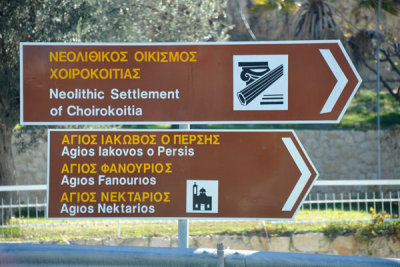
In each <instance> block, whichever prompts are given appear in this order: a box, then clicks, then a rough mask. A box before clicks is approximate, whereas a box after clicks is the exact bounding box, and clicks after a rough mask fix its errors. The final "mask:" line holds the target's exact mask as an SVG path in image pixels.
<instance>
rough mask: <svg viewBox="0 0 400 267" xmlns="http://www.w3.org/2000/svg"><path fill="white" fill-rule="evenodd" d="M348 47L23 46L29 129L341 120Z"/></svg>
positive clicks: (351, 86)
mask: <svg viewBox="0 0 400 267" xmlns="http://www.w3.org/2000/svg"><path fill="white" fill-rule="evenodd" d="M360 84H361V78H360V76H359V74H358V73H357V71H356V69H355V67H354V66H353V64H352V63H351V61H350V59H349V56H348V55H347V53H346V51H345V49H344V47H343V45H342V44H341V43H340V41H287V42H252V43H211V44H210V43H195V44H191V43H189V44H186V43H182V44H177V43H160V44H130V43H123V44H101V43H100V44H99V43H96V44H90V43H85V44H64V43H45V44H43V43H21V92H22V94H21V98H20V99H21V107H22V111H21V124H65V123H69V124H115V123H123V124H148V123H159V122H161V123H181V122H184V123H192V124H193V123H249V122H251V123H338V122H339V121H340V119H341V118H342V116H343V114H344V112H345V110H346V109H347V107H348V105H349V103H350V101H351V99H352V97H353V96H354V94H355V92H356V90H357V88H358V87H359V86H360Z"/></svg>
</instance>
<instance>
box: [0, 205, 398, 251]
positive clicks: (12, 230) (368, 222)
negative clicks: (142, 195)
mask: <svg viewBox="0 0 400 267" xmlns="http://www.w3.org/2000/svg"><path fill="white" fill-rule="evenodd" d="M394 217H395V218H394V219H397V218H396V217H398V216H394ZM344 218H345V219H348V220H352V221H350V222H343V221H340V220H341V219H344ZM388 219H389V217H388V215H387V214H386V213H385V212H383V211H380V212H375V211H374V209H373V208H371V209H370V211H369V212H365V211H364V212H363V211H360V212H357V211H349V210H332V209H326V210H313V211H311V210H308V209H302V210H299V212H298V213H297V215H296V217H295V220H294V222H293V223H288V222H284V221H262V220H258V221H241V220H220V221H215V220H214V221H209V220H190V224H189V231H190V232H189V234H190V235H207V234H226V235H234V234H239V235H252V234H256V235H267V236H269V237H271V236H289V235H291V234H293V233H305V232H319V233H323V234H325V235H326V236H328V237H330V238H333V237H335V236H337V235H346V234H354V235H355V236H356V237H357V238H361V239H368V238H371V237H375V236H382V235H386V236H387V235H390V236H395V237H396V238H400V223H399V221H393V220H388ZM300 222H301V223H300ZM6 227H7V228H2V229H0V241H11V240H13V241H18V240H20V241H44V240H45V241H46V242H49V241H55V242H60V243H66V242H67V240H71V239H92V238H110V237H118V236H119V237H122V238H124V237H125V238H126V237H152V236H174V235H175V236H176V235H177V233H178V224H177V222H176V220H120V221H118V220H46V219H45V218H43V217H39V218H36V217H35V218H29V217H24V216H21V217H19V218H16V217H13V218H12V219H11V220H10V221H9V222H8V224H7V226H6Z"/></svg>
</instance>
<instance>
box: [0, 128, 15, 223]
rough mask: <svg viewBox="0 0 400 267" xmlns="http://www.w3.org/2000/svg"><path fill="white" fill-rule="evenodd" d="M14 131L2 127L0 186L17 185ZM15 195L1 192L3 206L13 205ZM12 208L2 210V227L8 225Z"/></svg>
mask: <svg viewBox="0 0 400 267" xmlns="http://www.w3.org/2000/svg"><path fill="white" fill-rule="evenodd" d="M12 132H13V131H12V129H11V128H10V127H9V126H8V125H6V124H3V125H0V186H2V185H15V184H16V177H15V165H14V157H13V152H12ZM15 195H16V194H15V193H12V192H1V191H0V207H1V205H2V204H3V205H7V204H11V201H12V199H14V200H13V202H15V197H14V196H15ZM11 215H12V214H11V210H10V208H3V207H1V208H0V216H1V217H0V225H3V224H5V223H7V221H8V220H9V219H10V217H11Z"/></svg>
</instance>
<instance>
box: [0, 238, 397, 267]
mask: <svg viewBox="0 0 400 267" xmlns="http://www.w3.org/2000/svg"><path fill="white" fill-rule="evenodd" d="M220 252H221V251H220ZM223 252H224V260H223V265H221V263H222V261H220V262H219V265H218V266H224V267H233V266H242V267H250V266H251V267H271V266H274V267H275V266H280V267H286V266H291V267H296V266H310V267H313V266H315V267H316V266H335V267H356V266H357V267H358V266H367V267H368V266H369V267H376V266H380V267H389V266H400V260H398V259H385V258H374V257H360V256H339V255H321V254H320V255H318V254H303V253H283V252H264V251H262V252H259V251H248V250H246V251H245V250H224V251H223ZM217 262H218V257H217V249H190V248H187V249H181V248H154V247H152V248H146V247H113V246H78V245H44V244H40V245H39V244H4V243H3V244H0V266H20V267H25V266H29V267H30V266H143V267H145V266H152V267H157V266H160V267H161V266H162V267H168V266H171V267H172V266H174V267H180V266H185V267H200V266H201V267H204V266H217Z"/></svg>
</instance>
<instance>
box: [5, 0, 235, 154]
mask: <svg viewBox="0 0 400 267" xmlns="http://www.w3.org/2000/svg"><path fill="white" fill-rule="evenodd" d="M225 7H226V1H225V0H218V1H214V0H202V1H184V0H164V1H161V0H156V1H141V0H133V1H123V0H116V1H111V0H104V1H100V0H87V1H85V0H14V1H0V61H1V62H2V64H1V65H0V123H1V124H3V125H7V126H8V127H9V128H11V129H14V130H15V131H17V132H19V133H18V137H22V136H23V138H17V145H18V146H19V147H18V148H19V149H24V148H26V147H32V146H33V144H35V143H36V142H37V140H38V139H39V137H43V136H45V134H44V130H43V128H41V127H31V126H29V127H22V126H19V125H17V123H18V121H19V110H20V107H19V97H20V96H19V93H20V89H19V88H20V85H19V43H20V42H177V41H179V42H198V41H226V40H227V39H228V37H229V36H228V34H227V32H228V31H229V30H230V29H231V27H229V26H227V25H226V24H225V22H224V21H225ZM25 101H29V99H26V100H25ZM16 125H17V127H15V126H16ZM25 133H27V134H28V135H29V137H28V138H27V137H26V134H25Z"/></svg>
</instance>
